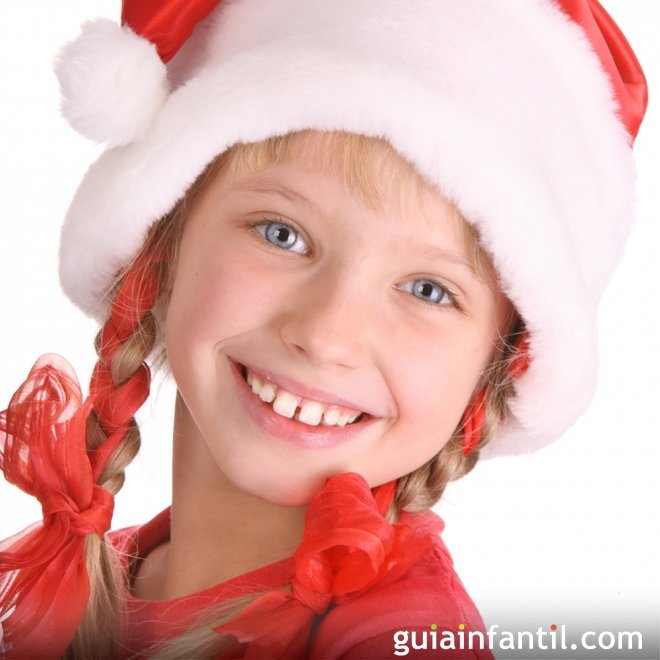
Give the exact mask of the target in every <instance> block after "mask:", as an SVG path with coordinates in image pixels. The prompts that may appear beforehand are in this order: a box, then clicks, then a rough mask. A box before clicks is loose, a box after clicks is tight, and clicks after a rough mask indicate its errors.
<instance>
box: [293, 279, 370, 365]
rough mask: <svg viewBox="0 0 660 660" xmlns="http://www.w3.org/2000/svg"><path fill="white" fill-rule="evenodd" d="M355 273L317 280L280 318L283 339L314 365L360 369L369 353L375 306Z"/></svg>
mask: <svg viewBox="0 0 660 660" xmlns="http://www.w3.org/2000/svg"><path fill="white" fill-rule="evenodd" d="M355 275H356V273H353V277H351V276H350V274H348V273H346V274H344V275H339V276H337V275H335V276H330V275H328V274H326V276H325V277H318V278H315V279H312V280H310V281H309V282H307V283H306V285H305V286H304V287H301V288H299V289H298V290H297V292H296V294H295V295H294V297H292V298H291V300H292V305H291V306H290V307H289V308H288V309H287V311H286V312H285V313H284V314H283V315H282V317H281V319H280V323H281V325H280V336H281V339H282V341H283V342H284V344H286V346H287V347H288V348H289V350H290V351H291V352H293V353H294V354H296V356H297V357H303V358H305V359H306V360H308V361H309V362H310V363H311V364H313V365H314V366H326V367H337V368H357V367H359V366H362V365H363V364H364V361H365V358H366V357H367V354H368V336H369V335H370V333H371V328H372V324H373V312H372V309H371V308H372V305H371V304H370V301H369V300H368V298H369V297H368V296H367V295H366V293H365V292H364V291H363V290H362V289H363V287H361V286H360V284H359V282H358V281H357V279H359V278H356V277H355Z"/></svg>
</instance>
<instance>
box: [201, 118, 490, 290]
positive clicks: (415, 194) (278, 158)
mask: <svg viewBox="0 0 660 660" xmlns="http://www.w3.org/2000/svg"><path fill="white" fill-rule="evenodd" d="M280 163H282V164H287V165H295V166H298V167H301V168H304V169H305V170H312V171H317V172H321V173H323V174H327V175H329V176H332V177H334V178H337V179H339V180H341V181H343V183H344V185H345V186H346V189H347V190H348V191H349V192H350V193H351V194H353V195H354V196H356V197H357V198H359V200H360V201H361V202H362V203H364V204H365V205H366V206H368V207H370V208H372V209H374V210H379V209H383V208H388V210H390V211H394V212H395V213H396V215H398V216H399V217H401V218H405V217H406V213H407V212H409V211H410V209H411V208H415V209H418V210H419V211H421V217H422V218H425V219H427V222H428V224H429V225H433V224H434V223H437V222H438V221H439V219H438V217H437V216H438V210H439V209H440V210H441V213H442V216H443V218H442V221H443V222H445V223H447V222H450V223H451V225H452V229H453V233H454V234H455V236H456V238H457V240H458V242H459V244H461V245H462V247H463V248H464V252H465V255H466V256H467V258H468V259H469V260H470V262H471V263H472V265H473V266H474V268H475V271H476V272H477V273H478V274H479V275H480V277H481V278H482V279H483V280H484V281H486V282H487V283H489V284H491V285H493V286H496V280H497V277H496V273H495V270H494V268H493V265H492V261H491V259H490V257H489V255H488V254H487V253H486V252H485V251H484V250H483V249H482V247H481V245H480V242H479V237H478V234H477V231H476V229H475V228H474V227H473V226H472V225H471V224H469V223H468V222H467V221H466V220H465V219H464V218H463V217H462V215H461V214H460V213H459V211H458V210H457V209H456V207H454V206H453V205H452V204H450V203H449V202H448V201H446V200H445V199H444V198H443V197H442V196H441V194H440V193H439V192H438V191H437V190H436V189H435V188H434V187H433V186H431V185H430V184H429V183H427V182H426V181H425V180H424V179H423V177H422V176H421V175H420V174H419V173H418V172H417V170H416V169H415V168H414V167H413V166H412V165H411V164H410V163H409V162H408V161H406V160H405V159H404V158H403V157H402V156H401V155H400V154H398V153H397V152H396V151H395V150H394V149H393V148H392V147H391V146H390V145H389V143H388V142H387V141H386V140H384V139H379V138H372V137H366V136H363V135H357V134H353V133H346V132H341V131H328V132H321V131H311V130H310V131H301V132H297V133H289V134H287V135H284V136H277V137H273V138H270V139H268V140H265V141H263V142H257V143H248V144H239V145H236V146H234V147H233V148H232V149H231V150H230V151H228V152H227V153H225V154H224V155H223V156H222V157H221V158H220V159H218V161H217V162H216V164H215V166H214V167H215V169H216V170H219V171H221V172H222V176H223V179H225V183H228V184H231V183H233V182H237V181H240V180H244V179H245V178H249V177H250V176H256V175H259V174H260V173H262V172H263V171H264V170H266V169H267V168H269V167H270V166H272V165H274V164H280Z"/></svg>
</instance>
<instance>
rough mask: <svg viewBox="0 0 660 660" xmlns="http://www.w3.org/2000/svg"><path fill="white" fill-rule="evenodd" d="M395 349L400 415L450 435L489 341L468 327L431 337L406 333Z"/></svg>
mask: <svg viewBox="0 0 660 660" xmlns="http://www.w3.org/2000/svg"><path fill="white" fill-rule="evenodd" d="M406 344H407V345H409V348H408V349H407V350H400V351H399V352H398V353H397V359H396V360H395V362H394V364H395V365H396V369H397V374H396V375H393V377H392V378H391V381H390V382H394V383H396V390H397V391H396V397H397V401H398V404H399V413H400V415H401V417H402V419H407V420H409V421H410V422H411V423H413V424H415V425H416V426H418V427H419V428H420V429H421V428H422V427H423V428H424V429H425V430H426V431H428V430H429V429H433V430H434V431H436V432H437V433H436V437H437V436H438V435H439V434H440V435H442V437H445V436H446V437H447V438H448V437H449V435H450V434H451V433H452V432H453V430H454V429H455V428H456V426H457V424H458V423H459V421H460V419H461V416H462V415H463V411H464V410H465V407H466V406H467V404H468V403H469V401H470V398H471V396H472V394H473V391H474V389H475V387H476V386H477V384H478V382H479V378H480V376H481V374H482V372H483V370H484V368H485V366H486V364H487V361H488V355H489V352H490V348H489V346H490V345H489V343H488V341H483V340H482V339H481V338H480V337H479V336H473V335H472V334H470V333H465V332H456V333H454V332H452V333H447V334H446V335H441V336H438V335H436V336H434V337H433V338H426V339H424V338H422V337H416V338H412V337H410V336H408V339H407V342H406Z"/></svg>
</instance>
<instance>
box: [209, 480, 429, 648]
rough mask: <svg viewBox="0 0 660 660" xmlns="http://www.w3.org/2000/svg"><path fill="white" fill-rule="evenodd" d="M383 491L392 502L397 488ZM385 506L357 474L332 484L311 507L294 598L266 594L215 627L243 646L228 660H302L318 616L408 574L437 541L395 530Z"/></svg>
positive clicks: (297, 556)
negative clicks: (286, 659) (233, 659)
mask: <svg viewBox="0 0 660 660" xmlns="http://www.w3.org/2000/svg"><path fill="white" fill-rule="evenodd" d="M385 488H386V489H387V491H388V493H389V494H390V495H391V494H392V489H391V484H387V485H386V486H385ZM386 499H387V498H379V496H378V494H377V495H376V499H374V495H373V494H372V492H371V490H370V489H369V486H368V485H367V483H366V482H365V480H364V479H363V478H362V477H361V476H360V475H358V474H354V473H346V474H342V475H339V476H336V477H332V478H330V479H328V481H327V483H326V485H325V487H324V488H323V489H322V490H321V491H319V492H318V493H317V494H316V496H315V497H314V499H313V500H312V502H311V503H310V505H309V509H308V512H307V517H306V522H305V531H304V534H303V540H302V543H301V544H300V546H299V547H298V549H297V550H296V553H295V555H294V571H293V576H292V578H291V591H290V592H289V591H275V592H270V593H267V594H265V595H263V596H261V597H260V598H257V600H255V601H254V602H252V603H251V604H250V605H248V606H247V607H246V608H245V609H244V610H243V611H242V612H240V613H239V614H238V615H237V616H235V617H234V618H232V619H231V620H230V621H229V622H227V623H224V624H222V625H220V626H218V627H217V628H215V632H217V633H219V634H223V635H232V636H234V637H236V639H237V640H238V644H237V645H236V646H235V647H232V649H231V650H230V651H229V653H228V654H226V655H223V656H222V657H223V658H228V657H231V658H239V657H240V658H249V659H257V658H260V659H264V658H268V659H272V660H276V659H277V660H279V659H282V660H283V659H285V658H302V657H304V656H305V646H306V644H307V642H308V640H309V636H310V632H311V628H312V624H313V623H314V619H315V617H316V616H317V615H322V614H324V613H325V612H326V611H327V610H328V608H329V607H331V606H332V605H335V604H336V605H341V604H343V603H348V602H350V601H351V600H353V599H355V598H358V597H359V596H360V595H362V594H364V593H365V592H367V591H368V590H369V589H371V588H372V587H374V586H375V585H378V586H384V585H386V584H389V583H391V582H394V581H395V580H397V579H399V578H400V577H401V576H402V575H404V574H405V573H406V572H407V571H408V570H409V569H410V567H411V566H412V565H413V563H414V562H415V561H416V560H417V559H418V557H419V556H420V555H421V554H423V553H424V552H425V551H427V550H428V549H429V548H430V547H431V545H432V542H431V539H430V537H428V536H424V535H421V534H419V533H417V532H416V531H414V530H413V529H412V528H410V527H408V525H406V524H404V523H395V524H391V523H389V522H388V521H387V520H386V519H385V518H384V517H383V515H382V511H384V509H385V505H386V504H387V502H386V501H385V500H386ZM389 499H391V497H390V498H389ZM378 503H380V504H381V506H380V507H379V506H378ZM379 508H380V510H379Z"/></svg>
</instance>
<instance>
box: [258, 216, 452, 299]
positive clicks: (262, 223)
mask: <svg viewBox="0 0 660 660" xmlns="http://www.w3.org/2000/svg"><path fill="white" fill-rule="evenodd" d="M268 225H282V226H283V227H286V228H287V229H290V230H292V231H293V232H294V233H295V234H297V235H298V237H300V239H301V240H302V241H303V242H304V243H305V245H307V244H308V241H307V240H306V239H305V237H304V235H303V232H302V231H301V230H300V229H298V228H297V227H296V226H295V225H293V224H291V223H290V222H285V221H284V220H283V219H282V218H269V217H262V218H260V219H259V220H256V221H254V222H251V223H249V225H248V226H249V227H250V229H252V230H254V231H255V233H257V234H258V235H259V238H260V239H261V240H262V241H263V242H264V243H266V245H268V246H270V247H272V248H275V249H277V250H285V251H291V252H293V254H302V255H303V256H307V255H308V254H309V251H308V252H306V253H304V254H303V253H300V252H295V251H293V250H287V249H286V248H284V247H280V246H279V245H276V244H275V243H273V242H271V241H269V240H268V239H267V238H266V234H265V228H267V227H268ZM262 227H263V228H264V233H262V232H261V231H259V228H262ZM408 282H413V283H415V282H425V283H429V284H432V285H433V286H436V287H438V288H439V289H441V290H442V292H443V293H444V295H445V296H446V297H447V298H448V299H449V302H448V303H444V304H439V303H437V302H435V303H434V302H431V301H429V300H424V299H423V298H420V297H418V296H415V295H413V294H412V293H410V295H411V296H412V297H413V298H415V299H416V300H417V301H419V302H420V303H422V304H423V305H426V306H427V307H430V308H431V309H433V310H435V311H442V310H443V308H444V307H454V308H455V309H457V310H459V311H462V307H461V305H460V303H459V297H458V296H457V295H456V293H454V291H452V290H451V289H450V288H449V287H448V286H447V285H446V284H440V282H436V281H435V280H433V279H431V278H424V277H418V278H414V279H412V280H408ZM395 288H396V289H397V290H399V291H402V287H401V286H400V285H399V286H396V287H395ZM403 293H408V292H407V291H403Z"/></svg>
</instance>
